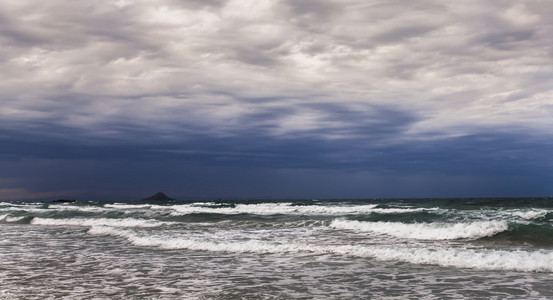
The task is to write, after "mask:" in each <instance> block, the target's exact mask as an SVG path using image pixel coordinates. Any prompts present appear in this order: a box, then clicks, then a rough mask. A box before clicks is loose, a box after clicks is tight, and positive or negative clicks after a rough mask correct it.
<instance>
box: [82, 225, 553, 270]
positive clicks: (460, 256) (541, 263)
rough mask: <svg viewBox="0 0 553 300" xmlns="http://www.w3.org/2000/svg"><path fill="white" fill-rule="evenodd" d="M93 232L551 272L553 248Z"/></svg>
mask: <svg viewBox="0 0 553 300" xmlns="http://www.w3.org/2000/svg"><path fill="white" fill-rule="evenodd" d="M88 232H89V233H90V234H95V235H111V236H117V237H122V238H125V239H126V240H128V241H129V242H130V243H132V244H133V245H136V246H143V247H156V248H161V249H188V250H197V251H216V252H232V253H266V254H270V253H274V254H287V253H316V254H337V255H346V256H356V257H369V258H373V259H376V260H380V261H400V262H407V263H413V264H432V265H439V266H444V267H457V268H473V269H481V270H513V271H525V272H553V251H546V250H539V251H506V250H489V249H465V248H416V247H403V246H365V245H309V244H296V243H270V242H265V241H259V240H249V241H235V242H233V241H228V240H221V241H208V240H200V239H183V238H172V237H170V236H166V237H163V236H141V235H138V234H137V233H135V232H133V231H130V230H125V229H117V228H114V227H107V226H93V227H91V229H90V230H89V231H88Z"/></svg>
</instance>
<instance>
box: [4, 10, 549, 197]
mask: <svg viewBox="0 0 553 300" xmlns="http://www.w3.org/2000/svg"><path fill="white" fill-rule="evenodd" d="M552 15H553V2H550V1H541V0H527V1H504V0H485V1H482V0H478V1H476V0H461V1H438V0H424V1H423V0H410V1H403V0H362V1H361V0H359V1H358V0H302V1H296V0H182V1H181V0H116V1H112V0H102V1H99V0H97V1H95V0H88V1H81V0H79V1H64V0H49V1H30V0H19V1H9V0H0V70H1V72H0V170H1V171H0V200H20V199H56V198H66V197H71V198H77V199H80V200H102V199H105V200H119V199H130V200H132V199H140V198H144V197H146V196H149V195H151V194H153V193H155V192H158V191H163V192H165V193H166V194H168V195H169V196H172V197H173V198H177V199H212V198H213V199H215V198H224V199H252V198H393V197H406V198H410V197H423V198H424V197H507V196H513V197H515V196H551V195H553V155H552V154H553V117H552V116H553V19H552V18H551V16H552Z"/></svg>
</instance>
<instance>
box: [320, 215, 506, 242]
mask: <svg viewBox="0 0 553 300" xmlns="http://www.w3.org/2000/svg"><path fill="white" fill-rule="evenodd" d="M330 226H331V227H333V228H336V229H345V230H357V231H365V232H374V233H379V234H386V235H390V236H394V237H399V238H406V239H417V240H454V239H479V238H483V237H487V236H493V235H496V234H498V233H500V232H503V231H506V230H507V229H508V224H507V222H506V221H478V222H472V223H415V224H407V223H398V222H359V221H349V220H343V219H337V220H333V221H332V223H330Z"/></svg>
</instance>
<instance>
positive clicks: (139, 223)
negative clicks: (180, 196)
mask: <svg viewBox="0 0 553 300" xmlns="http://www.w3.org/2000/svg"><path fill="white" fill-rule="evenodd" d="M171 223H172V222H161V221H156V220H143V219H134V218H126V219H106V218H96V219H91V218H73V219H53V218H38V217H35V218H33V219H32V220H31V224H35V225H70V226H99V225H100V226H113V227H158V226H162V225H167V224H171Z"/></svg>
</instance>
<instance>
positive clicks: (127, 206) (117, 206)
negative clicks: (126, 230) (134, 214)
mask: <svg viewBox="0 0 553 300" xmlns="http://www.w3.org/2000/svg"><path fill="white" fill-rule="evenodd" d="M151 206H152V205H151V204H125V203H113V204H105V205H104V207H107V208H115V209H142V208H150V207H151Z"/></svg>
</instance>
